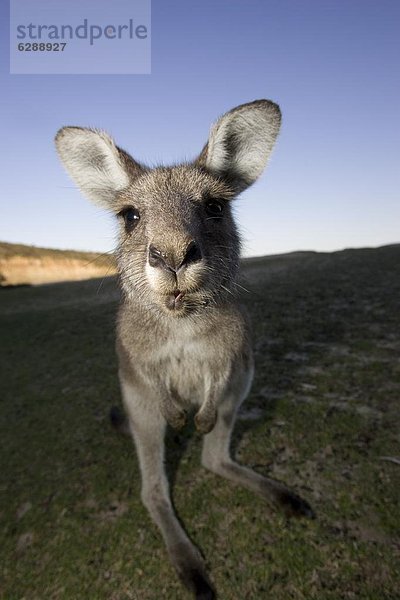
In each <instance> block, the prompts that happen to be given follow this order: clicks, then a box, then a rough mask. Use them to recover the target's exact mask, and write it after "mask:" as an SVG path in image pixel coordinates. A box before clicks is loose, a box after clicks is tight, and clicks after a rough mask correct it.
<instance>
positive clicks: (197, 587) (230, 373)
mask: <svg viewBox="0 0 400 600" xmlns="http://www.w3.org/2000/svg"><path fill="white" fill-rule="evenodd" d="M280 122H281V113H280V109H279V107H278V106H277V105H276V104H275V103H273V102H271V101H269V100H255V101H254V102H250V103H247V104H242V105H241V106H238V107H236V108H234V109H233V110H231V111H229V112H227V113H226V114H224V115H223V116H222V117H221V118H220V119H219V120H217V121H216V123H215V124H214V125H213V126H212V128H211V132H210V135H209V139H208V142H207V143H206V145H205V146H204V148H203V150H202V151H201V153H200V154H199V155H198V157H197V158H196V159H195V160H194V161H193V162H191V163H184V164H180V165H177V166H171V167H156V168H148V167H147V166H145V165H143V164H140V163H139V162H138V161H136V160H134V159H133V158H132V157H131V156H130V155H129V154H128V153H127V152H125V151H124V150H122V149H121V148H119V147H118V146H116V145H115V144H114V142H113V141H112V139H111V138H110V137H109V136H108V135H107V134H105V133H104V132H102V131H98V130H93V129H86V128H80V127H63V128H62V129H60V131H59V132H58V133H57V136H56V147H57V151H58V153H59V156H60V158H61V161H62V163H63V165H64V167H65V168H66V170H67V172H68V173H69V175H70V176H71V177H72V179H73V180H74V182H75V183H76V184H77V185H78V187H79V188H80V189H81V191H82V192H83V194H84V195H85V196H87V198H88V199H90V200H92V201H93V202H95V203H97V204H98V205H100V206H103V207H104V208H106V209H108V210H111V211H112V212H113V213H114V214H115V215H116V217H117V220H118V223H119V245H118V249H117V252H116V257H117V263H118V270H119V279H120V283H121V288H122V302H121V305H120V308H119V312H118V317H117V342H116V347H117V354H118V359H119V379H120V385H121V392H122V399H123V404H124V408H125V411H126V414H127V418H128V422H129V428H130V431H131V433H132V436H133V439H134V441H135V445H136V450H137V455H138V459H139V463H140V469H141V476H142V492H141V497H142V501H143V503H144V505H145V506H146V507H147V509H148V511H149V513H150V515H151V517H152V519H153V521H154V522H155V523H156V525H157V526H158V527H159V529H160V531H161V534H162V536H163V538H164V541H165V545H166V548H167V551H168V554H169V557H170V560H171V562H172V564H173V566H174V567H175V569H176V571H177V573H178V575H179V577H180V578H181V580H182V581H183V583H184V584H185V585H186V587H187V588H189V590H191V591H192V592H193V593H194V595H195V597H196V598H198V599H200V598H201V599H211V598H214V597H215V593H216V592H215V590H214V587H213V584H212V583H211V580H210V578H209V576H208V574H207V570H206V567H205V564H204V561H203V558H202V556H201V554H200V552H199V551H198V549H197V548H196V547H195V546H194V544H193V543H192V541H191V540H190V539H189V537H188V535H187V534H186V532H185V530H184V529H183V527H182V526H181V524H180V522H179V520H178V518H177V516H176V514H175V512H174V508H173V506H172V503H171V499H170V494H169V486H168V481H167V476H166V472H165V467H164V436H165V432H166V427H167V425H170V426H171V427H173V428H180V427H183V425H184V424H185V423H186V421H187V418H188V417H187V415H188V414H190V410H191V409H194V411H195V416H194V423H195V427H196V428H197V430H198V431H199V432H200V433H201V434H203V435H204V441H203V449H202V458H201V460H202V465H203V466H204V467H206V468H207V469H210V470H211V471H213V472H214V473H216V474H218V475H221V476H222V477H226V478H228V479H230V480H232V481H233V482H235V483H237V484H240V485H243V486H245V487H247V488H249V489H251V490H253V491H254V492H257V493H258V494H261V496H263V497H264V498H265V500H266V501H268V502H269V503H272V504H273V505H276V506H278V507H281V508H283V509H284V510H285V511H286V512H287V513H291V514H296V515H304V516H308V517H313V511H312V509H311V507H310V506H309V504H308V503H307V502H306V501H305V500H302V499H301V498H300V497H299V496H297V495H296V494H294V493H293V492H291V491H289V489H288V488H287V487H286V486H284V485H283V484H282V483H279V482H277V481H275V480H273V479H270V478H267V477H263V476H261V475H259V474H258V473H256V472H254V471H252V470H251V469H249V468H247V467H245V466H242V465H240V464H238V463H237V462H235V461H234V460H233V458H232V457H231V455H230V438H231V433H232V429H233V426H234V422H235V416H236V413H237V411H238V408H239V406H240V405H241V403H242V402H243V400H244V399H245V397H246V395H247V393H248V391H249V389H250V385H251V382H252V377H253V371H254V367H253V357H252V349H251V341H250V334H249V325H248V320H247V317H246V314H245V312H244V309H243V308H242V307H241V306H240V304H239V303H238V300H237V293H236V290H237V285H236V280H237V276H238V269H239V255H240V238H239V234H238V231H237V228H236V225H235V222H234V220H233V216H232V209H231V204H232V201H233V199H234V198H235V196H237V195H238V194H239V193H240V192H242V191H243V190H245V189H246V188H247V187H249V186H250V185H251V184H252V183H254V182H255V181H256V179H257V178H258V177H259V176H260V175H261V173H262V171H263V170H264V167H265V165H266V163H267V160H268V158H269V155H270V153H271V151H272V148H273V146H274V143H275V140H276V138H277V135H278V132H279V128H280Z"/></svg>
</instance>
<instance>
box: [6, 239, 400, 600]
mask: <svg viewBox="0 0 400 600" xmlns="http://www.w3.org/2000/svg"><path fill="white" fill-rule="evenodd" d="M241 285H242V286H243V287H244V288H246V289H247V290H248V291H245V290H244V289H241V293H242V298H243V302H244V303H245V304H246V305H247V307H248V309H249V312H250V314H251V319H252V323H253V326H254V347H255V352H256V377H255V381H254V384H253V387H252V391H251V393H250V396H249V398H248V401H247V402H246V404H245V405H244V406H243V409H242V411H241V414H240V418H239V420H238V424H237V427H236V430H235V436H234V440H233V446H234V449H235V451H236V453H237V456H238V458H239V460H240V461H241V462H243V463H245V464H249V465H251V466H253V467H254V468H255V469H256V470H258V471H259V472H261V473H265V474H267V473H268V474H270V475H271V476H273V477H275V478H276V479H279V480H281V481H284V482H286V483H287V484H288V485H289V486H290V487H291V488H293V489H294V490H296V491H297V492H298V493H299V494H301V495H302V496H303V497H304V498H306V499H307V500H308V501H309V502H310V503H311V504H312V506H313V508H314V509H315V511H316V514H317V518H316V519H315V520H314V521H306V520H290V521H288V520H286V519H285V517H284V516H282V514H280V513H278V512H275V511H273V510H272V509H271V508H270V507H269V506H267V505H266V504H265V503H264V502H263V501H262V500H261V499H260V498H258V497H256V496H254V495H253V494H252V493H251V492H249V491H246V490H244V489H241V488H238V487H235V486H234V485H233V484H231V483H229V482H227V481H225V480H222V479H220V478H218V477H217V476H215V475H213V474H211V473H209V472H207V471H205V470H204V469H202V467H201V466H200V462H199V455H200V448H201V438H200V436H199V435H198V434H196V433H194V432H193V430H191V429H190V428H189V430H185V431H184V432H182V433H179V434H172V433H171V434H169V436H168V457H169V461H170V465H171V467H170V473H171V477H172V479H173V484H174V502H175V505H176V508H177V511H178V513H179V515H180V517H181V519H182V520H183V522H184V523H185V525H186V527H187V530H188V533H189V535H190V536H191V537H192V539H193V540H194V541H195V542H196V544H198V546H199V547H200V548H201V550H202V552H203V554H204V556H205V557H206V559H207V563H208V565H209V569H210V573H211V577H212V579H213V581H214V582H215V585H216V587H217V589H218V591H219V597H220V598H221V599H222V600H239V599H240V600H243V599H251V600H253V599H256V598H257V599H258V598H274V600H287V599H292V598H293V599H307V600H308V599H313V598H315V599H318V600H324V599H342V598H345V599H347V598H349V599H351V598H354V599H360V598H361V599H370V600H376V599H381V598H382V599H389V598H390V599H391V598H393V599H394V598H398V597H399V589H400V569H399V559H400V535H399V529H400V512H399V500H400V496H399V484H400V464H399V462H396V459H397V461H399V457H400V430H399V412H400V361H399V350H400V327H399V325H400V311H399V295H400V246H388V247H384V248H379V249H365V250H349V251H344V252H338V253H333V254H317V253H296V254H292V255H286V256H281V257H279V256H278V257H266V258H264V259H254V260H249V261H246V262H245V264H244V268H243V279H242V282H241ZM117 298H118V291H117V286H116V282H115V280H114V279H113V278H108V279H105V280H104V281H103V282H101V281H99V280H96V281H95V280H92V281H88V282H73V283H66V284H56V285H48V286H41V287H35V288H30V287H23V288H15V289H3V290H0V307H1V317H0V322H1V331H2V338H1V339H2V343H1V347H0V353H1V355H2V356H1V365H2V367H1V368H2V377H1V380H2V393H1V400H2V408H1V431H0V435H1V442H2V462H1V475H0V477H1V482H0V486H1V487H0V492H1V496H0V498H1V500H0V502H1V505H0V518H1V524H0V532H1V546H0V558H1V561H0V562H1V569H2V579H1V583H0V597H1V598H4V599H6V600H14V599H15V600H22V598H24V599H26V600H28V599H29V600H42V599H46V600H47V599H50V598H51V599H66V600H69V599H71V600H72V599H74V600H75V599H76V598H79V599H93V598H96V600H102V599H104V600H106V599H107V600H130V599H133V600H136V599H137V600H139V599H140V600H146V599H148V600H159V599H163V598H165V599H168V600H169V599H171V600H175V599H177V600H185V599H187V598H190V595H188V594H187V593H186V592H185V590H184V589H183V588H182V587H181V585H180V583H179V582H178V581H177V579H176V576H175V573H174V572H173V570H172V568H171V567H170V565H169V563H168V560H167V557H166V553H165V550H164V547H163V544H162V541H161V538H160V535H159V533H158V531H157V529H156V528H155V526H154V525H153V524H152V523H151V522H150V520H149V517H148V516H147V513H146V511H145V509H144V508H143V507H142V505H141V502H140V497H139V493H140V479H139V471H138V465H137V460H136V455H135V451H134V448H133V445H132V442H131V440H130V439H129V438H125V437H123V436H119V435H117V434H116V433H115V432H114V431H113V430H112V429H111V427H110V426H109V423H108V419H107V412H108V409H109V407H110V406H111V405H113V404H118V402H119V391H118V384H117V378H116V360H115V356H114V316H115V310H116V304H117Z"/></svg>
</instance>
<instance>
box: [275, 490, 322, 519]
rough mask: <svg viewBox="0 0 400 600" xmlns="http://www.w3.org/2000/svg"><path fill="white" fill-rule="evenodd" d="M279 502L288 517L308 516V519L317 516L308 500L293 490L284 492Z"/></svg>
mask: <svg viewBox="0 0 400 600" xmlns="http://www.w3.org/2000/svg"><path fill="white" fill-rule="evenodd" d="M279 502H280V504H281V506H282V508H283V510H284V511H285V513H286V515H287V516H288V517H306V518H307V519H315V517H316V515H315V512H314V511H313V509H312V508H311V506H310V505H309V504H308V502H306V500H303V499H302V498H300V496H297V494H294V493H293V492H282V493H281V494H280V496H279Z"/></svg>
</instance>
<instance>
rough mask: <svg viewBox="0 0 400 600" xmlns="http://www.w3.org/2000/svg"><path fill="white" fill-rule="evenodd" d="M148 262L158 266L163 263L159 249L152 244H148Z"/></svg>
mask: <svg viewBox="0 0 400 600" xmlns="http://www.w3.org/2000/svg"><path fill="white" fill-rule="evenodd" d="M149 263H150V265H151V266H152V267H160V266H163V265H164V264H165V263H164V258H163V254H162V252H161V250H158V249H157V248H156V247H155V246H153V244H150V246H149Z"/></svg>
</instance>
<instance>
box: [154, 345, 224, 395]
mask: <svg viewBox="0 0 400 600" xmlns="http://www.w3.org/2000/svg"><path fill="white" fill-rule="evenodd" d="M224 354H225V352H224V345H223V341H222V340H220V341H218V339H213V340H210V339H209V338H207V337H206V336H201V337H198V338H197V337H190V336H185V335H181V336H174V337H171V338H170V339H168V340H167V341H166V342H164V343H163V344H161V345H160V346H159V347H158V349H157V351H156V352H155V353H154V360H155V362H156V364H157V367H156V368H157V371H158V373H157V379H158V380H159V381H161V383H162V384H163V385H165V387H166V388H167V390H168V391H169V392H170V393H171V394H173V395H174V397H176V398H177V399H178V400H180V401H182V403H184V404H195V405H200V404H202V402H203V400H204V395H205V393H206V390H207V388H208V387H209V386H210V384H211V382H212V381H214V380H215V379H218V378H219V375H220V372H221V370H222V369H223V363H224V362H226V357H225V356H224ZM224 359H225V360H224Z"/></svg>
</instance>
